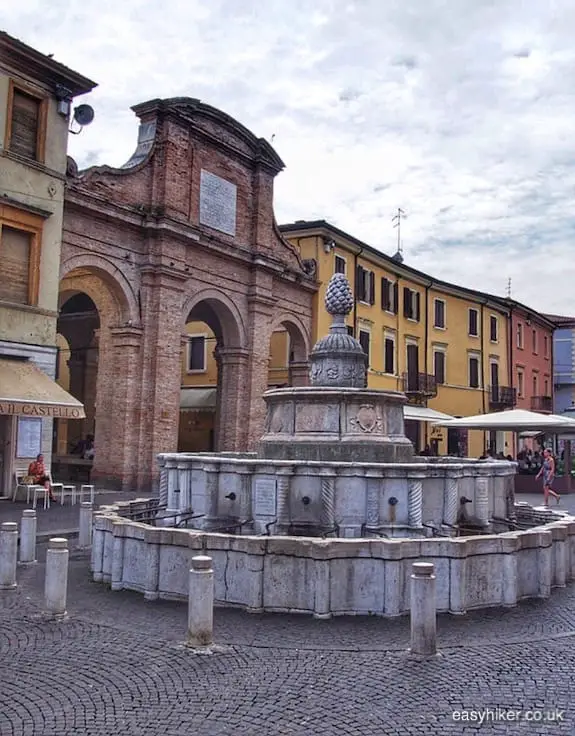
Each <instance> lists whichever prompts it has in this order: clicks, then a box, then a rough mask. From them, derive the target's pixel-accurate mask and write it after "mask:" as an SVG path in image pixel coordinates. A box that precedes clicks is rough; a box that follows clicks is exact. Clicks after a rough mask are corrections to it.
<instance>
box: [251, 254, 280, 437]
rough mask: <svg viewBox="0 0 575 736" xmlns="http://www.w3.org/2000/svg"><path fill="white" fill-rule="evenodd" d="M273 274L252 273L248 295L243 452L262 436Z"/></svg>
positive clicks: (254, 271)
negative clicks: (245, 412)
mask: <svg viewBox="0 0 575 736" xmlns="http://www.w3.org/2000/svg"><path fill="white" fill-rule="evenodd" d="M272 290H273V275H272V274H271V273H270V272H268V271H264V270H263V269H262V268H255V269H254V270H253V271H252V272H251V283H250V290H249V295H248V345H249V366H248V375H247V385H248V386H249V389H248V392H247V399H248V402H249V403H248V404H247V406H248V407H249V412H248V414H247V417H246V418H247V420H248V421H247V427H246V428H247V433H246V438H245V440H246V447H245V449H249V450H252V449H254V448H255V447H256V445H257V442H258V441H259V439H260V437H261V436H262V433H263V430H264V424H265V418H266V407H265V402H264V400H263V398H262V396H263V394H264V393H265V391H266V390H267V387H268V378H269V356H270V344H271V336H272V315H273V310H274V308H275V306H276V299H274V297H273V296H272Z"/></svg>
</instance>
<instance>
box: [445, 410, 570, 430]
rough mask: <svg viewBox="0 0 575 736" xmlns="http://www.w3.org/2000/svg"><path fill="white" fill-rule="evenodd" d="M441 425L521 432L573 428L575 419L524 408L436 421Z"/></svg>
mask: <svg viewBox="0 0 575 736" xmlns="http://www.w3.org/2000/svg"><path fill="white" fill-rule="evenodd" d="M436 424H438V425H439V426H441V427H454V428H459V429H480V430H481V429H482V430H498V431H500V432H521V431H522V430H537V429H539V430H541V431H547V432H560V431H568V430H569V429H572V430H575V420H573V419H566V418H564V417H560V416H557V415H555V414H539V413H538V412H535V411H527V410H525V409H511V410H509V411H497V412H493V413H491V414H476V415H475V416H471V417H461V418H458V419H451V420H449V421H448V420H443V419H442V420H439V421H437V422H436Z"/></svg>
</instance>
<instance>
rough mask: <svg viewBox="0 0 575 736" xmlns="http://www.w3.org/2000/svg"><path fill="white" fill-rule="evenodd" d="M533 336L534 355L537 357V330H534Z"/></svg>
mask: <svg viewBox="0 0 575 736" xmlns="http://www.w3.org/2000/svg"><path fill="white" fill-rule="evenodd" d="M531 335H532V340H533V355H537V330H532V332H531Z"/></svg>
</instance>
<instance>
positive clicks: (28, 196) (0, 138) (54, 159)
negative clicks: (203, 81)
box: [0, 32, 96, 495]
mask: <svg viewBox="0 0 575 736" xmlns="http://www.w3.org/2000/svg"><path fill="white" fill-rule="evenodd" d="M95 86H96V85H95V82H92V81H90V80H89V79H86V78H85V77H83V76H81V75H80V74H77V73H76V72H74V71H72V70H71V69H68V68H67V67H65V66H63V65H62V64H59V63H58V62H56V61H54V60H53V59H51V58H50V57H48V56H45V55H44V54H41V53H39V52H38V51H35V50H34V49H32V48H30V47H29V46H26V45H25V44H23V43H22V42H20V41H18V40H17V39H15V38H12V37H11V36H9V35H8V34H6V33H3V32H0V493H1V494H3V495H8V494H9V493H10V492H11V490H12V488H13V485H14V480H15V474H16V472H18V471H19V470H20V469H23V468H26V467H27V466H28V464H29V463H30V461H31V459H32V458H33V457H34V456H35V455H36V454H38V453H39V452H43V454H44V456H45V460H46V466H47V468H49V467H50V455H51V449H52V423H53V422H52V418H53V417H70V418H76V417H78V418H79V417H82V416H83V413H84V411H83V407H82V404H81V403H80V402H78V401H77V400H76V399H74V398H73V397H72V396H70V395H69V394H67V393H66V392H65V391H63V389H61V388H60V387H59V386H58V385H57V384H56V383H55V381H54V379H55V377H56V376H55V373H56V357H57V348H56V320H57V317H58V287H59V270H60V250H61V240H62V217H63V204H64V185H65V181H66V168H67V142H68V132H69V128H70V125H71V124H74V123H73V122H72V103H73V99H74V98H75V97H77V96H78V95H83V94H85V93H87V92H90V90H92V89H93V88H94V87H95ZM77 129H78V126H77V125H76V130H77Z"/></svg>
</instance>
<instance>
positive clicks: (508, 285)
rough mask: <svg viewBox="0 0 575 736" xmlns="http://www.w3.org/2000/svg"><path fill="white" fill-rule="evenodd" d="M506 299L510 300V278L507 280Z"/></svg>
mask: <svg viewBox="0 0 575 736" xmlns="http://www.w3.org/2000/svg"><path fill="white" fill-rule="evenodd" d="M507 298H508V299H511V276H510V277H509V278H508V279H507Z"/></svg>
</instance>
